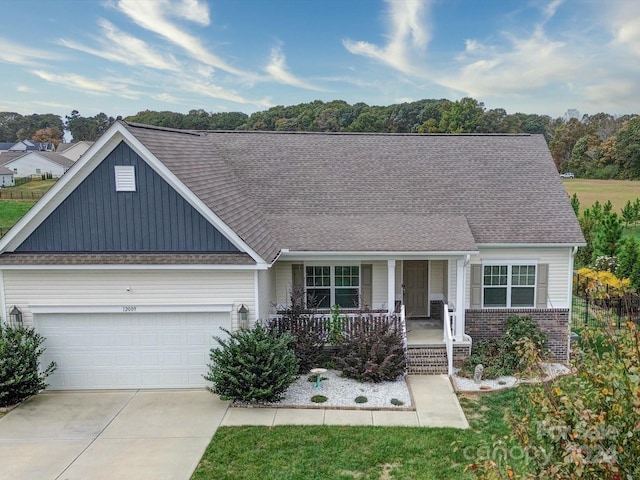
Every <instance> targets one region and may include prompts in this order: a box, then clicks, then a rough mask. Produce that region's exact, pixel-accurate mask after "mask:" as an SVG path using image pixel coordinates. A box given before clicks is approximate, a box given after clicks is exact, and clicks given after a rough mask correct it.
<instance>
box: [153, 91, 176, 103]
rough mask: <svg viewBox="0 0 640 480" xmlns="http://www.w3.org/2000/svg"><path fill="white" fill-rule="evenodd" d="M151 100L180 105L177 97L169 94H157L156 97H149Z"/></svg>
mask: <svg viewBox="0 0 640 480" xmlns="http://www.w3.org/2000/svg"><path fill="white" fill-rule="evenodd" d="M151 98H153V99H154V100H159V101H161V102H167V103H180V100H179V99H178V98H177V97H175V96H173V95H171V94H169V93H159V94H157V95H151Z"/></svg>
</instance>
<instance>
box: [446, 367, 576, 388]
mask: <svg viewBox="0 0 640 480" xmlns="http://www.w3.org/2000/svg"><path fill="white" fill-rule="evenodd" d="M542 369H543V370H544V373H545V376H544V377H543V378H524V379H522V378H516V377H498V378H494V379H491V380H489V379H483V380H482V381H481V382H480V383H479V384H477V383H476V382H474V381H473V378H466V377H460V376H458V375H457V372H458V370H459V369H455V371H454V374H453V380H454V384H455V386H456V390H458V391H459V392H483V391H492V390H502V389H505V388H513V387H515V386H517V385H519V384H521V383H535V382H540V381H545V382H546V381H548V380H552V379H554V378H556V377H557V376H560V375H566V374H568V373H569V372H570V370H569V368H568V367H567V366H566V365H563V364H562V363H543V364H542Z"/></svg>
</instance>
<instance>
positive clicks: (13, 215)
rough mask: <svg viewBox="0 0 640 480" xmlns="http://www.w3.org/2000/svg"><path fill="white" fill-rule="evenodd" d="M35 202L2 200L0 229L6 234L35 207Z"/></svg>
mask: <svg viewBox="0 0 640 480" xmlns="http://www.w3.org/2000/svg"><path fill="white" fill-rule="evenodd" d="M34 203H35V202H33V201H28V202H26V201H22V200H0V229H1V230H3V232H2V233H4V232H5V231H6V230H8V229H9V227H11V226H13V224H14V223H16V222H17V221H18V220H20V218H21V217H22V216H23V215H24V214H25V213H27V211H28V210H29V209H30V208H31V207H32V206H33V204H34Z"/></svg>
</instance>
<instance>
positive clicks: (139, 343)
mask: <svg viewBox="0 0 640 480" xmlns="http://www.w3.org/2000/svg"><path fill="white" fill-rule="evenodd" d="M35 320H36V329H37V330H38V332H39V333H40V334H42V335H43V337H45V342H44V346H45V348H46V350H45V353H44V354H43V356H42V363H43V364H48V363H49V362H51V361H55V362H56V363H57V366H58V368H57V370H56V372H55V373H54V374H53V375H52V376H51V377H49V379H48V383H49V385H50V387H49V388H51V389H90V388H99V389H100V388H163V387H164V388H180V387H185V388H194V387H203V386H205V384H206V382H205V380H204V378H203V377H202V375H203V374H205V373H206V372H207V365H208V363H209V350H210V348H211V347H213V346H216V345H217V342H215V340H214V339H213V336H214V335H215V336H220V334H221V333H222V331H221V330H220V327H224V328H229V327H230V315H229V314H228V313H178V314H176V313H155V314H152V313H141V314H136V313H122V314H113V313H109V314H106V313H105V314H96V313H91V314H76V313H73V314H38V315H36V319H35Z"/></svg>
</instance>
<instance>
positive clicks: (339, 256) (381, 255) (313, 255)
mask: <svg viewBox="0 0 640 480" xmlns="http://www.w3.org/2000/svg"><path fill="white" fill-rule="evenodd" d="M477 254H479V252H478V251H477V250H470V251H450V252H431V251H424V252H312V251H309V252H299V251H289V250H283V251H282V252H281V255H280V257H279V258H280V259H282V260H311V259H313V260H370V259H372V258H376V259H379V260H424V259H425V257H430V258H446V257H460V256H466V255H477Z"/></svg>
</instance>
